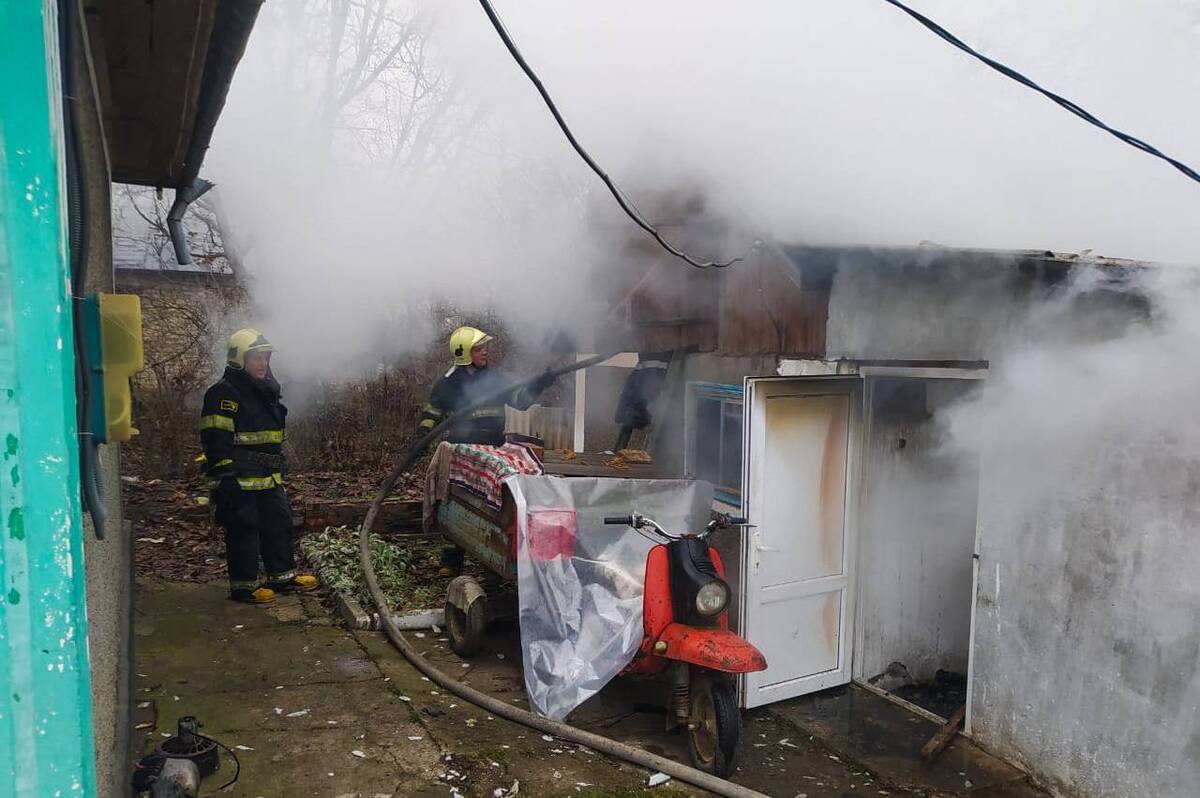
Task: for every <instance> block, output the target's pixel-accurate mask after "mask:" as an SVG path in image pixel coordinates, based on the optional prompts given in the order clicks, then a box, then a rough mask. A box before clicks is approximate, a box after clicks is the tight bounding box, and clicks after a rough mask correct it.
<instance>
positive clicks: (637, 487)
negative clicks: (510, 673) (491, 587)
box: [506, 475, 713, 720]
mask: <svg viewBox="0 0 1200 798" xmlns="http://www.w3.org/2000/svg"><path fill="white" fill-rule="evenodd" d="M506 484H507V485H508V487H509V490H510V491H511V492H512V494H513V498H514V499H515V501H516V506H517V529H518V539H517V588H518V590H517V592H518V597H519V598H518V600H519V605H520V625H521V647H522V652H523V654H524V666H525V688H526V690H527V692H528V694H529V703H530V705H531V706H532V707H533V708H534V710H535V711H537V712H539V713H541V714H542V715H545V716H546V717H550V718H554V719H555V720H562V719H563V718H565V717H566V716H567V714H568V713H570V712H571V710H573V709H575V708H576V707H577V706H579V705H580V704H582V703H583V702H584V701H586V700H587V699H588V698H590V697H591V696H593V695H595V694H596V693H597V692H599V690H600V689H601V688H602V687H604V685H606V684H607V683H608V682H609V681H610V680H611V679H612V678H613V677H614V676H616V675H617V674H618V673H620V672H621V670H622V669H623V668H624V667H625V666H626V665H628V664H629V662H630V660H632V659H633V655H634V653H635V652H636V651H637V649H638V646H640V645H641V642H642V592H643V586H644V584H645V574H646V556H647V554H649V552H650V548H651V546H653V545H654V544H653V543H652V542H651V541H650V540H648V539H647V538H645V537H643V536H642V535H641V534H639V533H638V532H636V531H634V530H633V529H631V528H629V527H627V526H605V524H604V516H606V515H629V514H631V513H640V514H642V515H646V516H649V517H651V518H653V519H654V520H655V521H657V522H658V523H659V524H661V525H662V526H663V528H665V529H666V530H667V531H669V532H671V533H679V532H698V531H700V529H701V528H702V527H703V526H704V525H705V524H706V523H708V519H709V517H710V513H711V509H712V498H713V489H712V485H710V484H709V483H707V482H694V481H686V480H667V479H663V480H652V479H613V478H601V477H570V478H565V477H555V476H524V475H518V476H513V477H510V478H509V479H508V480H506Z"/></svg>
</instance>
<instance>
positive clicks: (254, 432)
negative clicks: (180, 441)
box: [200, 366, 287, 490]
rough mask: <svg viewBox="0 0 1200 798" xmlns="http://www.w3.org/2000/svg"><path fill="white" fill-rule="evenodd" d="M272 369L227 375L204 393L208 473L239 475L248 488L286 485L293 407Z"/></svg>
mask: <svg viewBox="0 0 1200 798" xmlns="http://www.w3.org/2000/svg"><path fill="white" fill-rule="evenodd" d="M279 398H280V392H279V383H278V382H276V381H275V378H274V377H273V376H271V375H270V374H269V373H268V374H267V377H266V379H262V380H256V379H254V378H253V377H251V376H250V375H249V374H247V373H246V372H245V371H243V370H242V369H238V368H234V367H233V366H226V367H225V375H224V376H223V377H222V378H221V380H220V381H219V382H217V383H216V384H215V385H213V386H212V387H211V388H209V389H208V391H207V392H206V393H205V394H204V407H203V409H202V410H201V411H200V443H201V445H202V446H203V447H204V456H205V461H206V462H205V472H206V473H207V474H208V475H209V476H210V477H212V478H213V479H218V480H219V479H221V478H223V477H237V478H238V483H239V484H240V485H241V487H242V489H243V490H255V489H258V490H262V489H266V488H271V487H275V486H276V485H279V484H282V473H283V471H284V458H283V441H284V440H285V438H286V437H287V433H286V429H285V427H286V421H287V408H286V407H284V406H283V403H282V402H281V401H280V400H279Z"/></svg>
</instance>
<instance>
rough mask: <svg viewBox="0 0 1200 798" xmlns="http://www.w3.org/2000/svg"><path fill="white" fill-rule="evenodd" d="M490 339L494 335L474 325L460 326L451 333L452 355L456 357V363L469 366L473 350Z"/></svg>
mask: <svg viewBox="0 0 1200 798" xmlns="http://www.w3.org/2000/svg"><path fill="white" fill-rule="evenodd" d="M490 340H492V336H490V335H488V334H487V333H485V332H484V331H483V330H477V329H475V328H474V327H459V328H458V329H457V330H455V331H454V332H452V333H450V357H452V358H454V365H456V366H469V365H470V364H471V350H472V349H474V348H475V347H477V346H479V345H480V344H486V343H487V342H488V341H490Z"/></svg>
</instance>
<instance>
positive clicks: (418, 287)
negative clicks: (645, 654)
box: [208, 0, 1200, 373]
mask: <svg viewBox="0 0 1200 798" xmlns="http://www.w3.org/2000/svg"><path fill="white" fill-rule="evenodd" d="M336 5H337V4H336V3H332V4H331V3H319V2H318V3H312V4H309V3H305V4H300V3H294V4H293V3H288V4H283V5H282V6H281V5H279V4H268V5H267V6H266V7H264V11H263V14H262V17H261V19H260V22H259V24H258V26H257V28H256V30H255V33H254V36H253V38H252V41H251V43H250V47H249V50H248V52H247V55H246V58H245V60H244V62H243V64H242V68H241V69H240V71H239V73H238V75H237V77H236V79H235V82H234V86H233V90H232V94H231V97H230V100H229V104H228V106H227V109H226V112H225V115H224V117H223V119H222V125H221V126H220V128H219V131H218V137H217V140H216V142H215V144H214V148H213V150H212V152H211V153H210V156H209V168H208V175H209V177H211V178H212V179H214V180H215V181H217V182H218V183H219V185H220V188H219V192H220V197H221V200H222V202H223V203H224V205H225V208H226V210H227V213H228V217H229V218H230V219H231V220H232V224H233V226H234V228H235V230H234V231H233V232H234V233H235V236H236V239H237V241H238V242H239V243H240V244H242V245H243V246H242V250H243V251H242V252H241V253H240V254H241V256H242V260H243V261H244V266H245V268H246V270H247V271H248V272H249V274H250V275H251V276H252V277H253V279H254V281H255V282H254V286H255V296H256V299H257V301H258V303H259V306H260V308H261V309H262V313H263V320H262V321H261V323H262V324H264V325H267V326H269V327H270V328H271V329H272V331H273V334H274V337H275V338H277V339H279V340H280V342H281V344H283V345H284V346H285V347H288V348H289V349H291V351H293V352H301V353H303V355H304V358H303V362H302V363H294V364H293V365H294V366H298V367H301V368H303V369H305V370H308V371H311V372H313V373H317V372H323V371H329V370H330V369H338V368H343V367H344V365H345V363H347V362H349V361H355V360H356V359H359V358H365V357H368V356H370V357H377V356H380V355H386V354H390V353H396V352H400V351H404V350H405V349H407V348H409V347H413V346H417V345H424V343H425V342H426V341H427V336H428V335H429V330H428V329H427V327H425V326H421V325H418V324H416V322H414V321H413V319H414V318H417V317H419V315H420V314H417V315H416V316H414V314H413V312H412V311H413V310H414V309H420V308H421V307H423V306H424V305H425V304H426V303H428V302H429V301H430V300H431V298H433V297H439V298H445V299H449V300H451V301H454V302H457V303H462V304H467V305H472V304H473V305H482V304H489V305H494V306H497V307H498V308H499V309H500V310H502V311H503V312H505V313H506V314H508V315H510V316H511V317H512V318H513V319H514V320H516V321H517V322H518V326H520V325H521V324H522V323H524V324H525V325H526V328H527V329H530V330H536V329H539V325H536V324H531V323H530V320H535V319H536V320H541V321H545V322H546V324H544V325H541V329H544V328H545V327H547V326H549V321H550V320H557V319H561V318H563V317H569V316H570V315H571V313H572V310H571V309H572V308H575V307H577V306H578V305H579V302H580V300H581V298H586V297H588V295H589V290H588V288H587V287H586V286H582V285H580V275H581V274H583V273H584V272H585V267H587V266H589V265H591V264H595V263H603V262H605V258H610V259H611V257H613V256H612V254H611V253H612V245H613V241H614V231H613V230H612V229H608V228H606V229H605V230H603V231H600V230H598V229H597V228H596V227H595V226H593V225H589V223H588V217H587V216H586V213H585V210H586V208H587V207H588V202H589V201H590V200H589V199H588V195H589V193H591V194H593V195H594V193H595V192H597V191H599V190H600V186H599V183H598V181H597V180H596V179H595V178H594V177H593V176H592V175H591V174H590V173H589V172H588V171H587V170H586V168H585V167H584V165H583V164H582V163H581V162H580V161H579V159H578V158H576V157H575V155H574V154H573V153H572V152H570V150H569V149H568V147H567V145H566V142H565V141H564V140H563V139H562V137H561V135H560V133H559V132H558V130H557V129H556V128H555V126H554V123H553V121H552V120H551V118H550V116H549V115H548V113H547V112H546V110H545V109H544V108H543V107H542V106H541V103H540V100H539V99H538V97H537V96H536V94H535V93H534V91H533V88H532V87H531V86H530V85H529V84H528V82H527V81H526V79H525V77H524V76H523V75H522V74H521V73H520V72H519V71H518V69H517V67H516V65H515V64H514V63H513V62H512V60H511V59H510V58H509V56H508V54H507V53H506V52H505V51H504V49H503V47H502V45H501V44H500V42H499V40H498V39H497V37H496V36H495V34H494V32H493V31H492V30H491V29H490V27H489V25H488V22H487V20H486V18H485V17H484V16H483V13H482V11H481V10H480V8H479V7H478V5H477V4H476V3H474V2H471V0H454V1H453V2H447V1H445V0H443V1H442V2H436V3H433V2H428V3H417V4H409V3H404V2H400V0H392V2H390V3H389V4H388V7H389V9H390V13H392V14H393V15H394V16H395V17H396V18H397V19H406V20H407V19H409V18H413V19H415V20H416V23H415V25H416V27H415V28H414V30H415V35H416V36H419V37H421V41H423V42H424V43H425V47H424V49H423V50H422V55H423V58H424V61H423V62H422V64H423V69H426V70H428V72H427V74H428V75H435V76H437V79H438V80H439V81H441V83H439V84H438V85H439V87H440V89H439V90H445V97H444V101H442V102H439V103H435V104H433V105H432V106H425V107H423V108H424V110H422V111H421V113H419V114H415V115H414V117H415V121H416V124H415V125H414V126H413V127H414V128H416V129H418V130H420V131H423V132H419V133H418V134H417V140H416V142H415V143H414V142H412V141H411V139H410V143H409V144H408V145H406V147H407V148H401V149H402V150H403V152H404V156H405V157H404V158H401V159H399V160H400V161H406V163H405V165H403V166H402V167H393V162H392V161H390V160H388V159H387V158H386V157H385V156H386V153H387V151H388V147H387V144H386V141H387V139H388V137H389V136H399V135H400V134H397V133H396V131H397V130H400V129H402V128H403V125H404V114H405V112H406V111H405V106H404V104H403V102H400V103H399V105H397V106H396V107H394V108H393V107H390V106H388V105H387V103H388V102H393V101H392V100H387V102H383V101H381V102H378V103H375V104H372V105H369V107H368V105H365V104H359V105H355V103H353V102H352V103H350V105H349V106H348V110H347V111H346V112H345V114H343V116H342V117H340V118H339V119H338V122H337V125H336V131H335V133H334V134H333V136H332V138H331V140H328V141H327V140H326V139H324V138H322V136H321V135H319V134H318V133H317V132H315V129H316V128H319V127H320V125H319V124H317V123H316V122H315V121H314V120H317V119H319V117H320V108H321V103H322V98H323V97H324V96H325V95H324V94H323V92H324V91H325V83H324V81H325V75H326V74H327V73H326V72H323V71H322V66H323V65H324V64H325V63H326V60H327V55H328V54H327V52H326V51H327V49H328V48H327V46H326V45H327V38H323V37H327V33H328V30H329V27H330V23H329V21H328V18H329V16H330V9H331V8H332V7H333V6H336ZM915 5H916V6H917V7H918V8H919V9H920V10H922V11H923V12H926V13H928V14H930V15H932V16H933V17H935V18H937V19H939V20H941V21H942V22H944V23H945V24H946V25H947V26H948V27H949V28H951V29H952V30H954V31H955V32H956V33H958V34H959V35H960V36H961V37H962V38H963V39H964V40H966V41H968V42H970V43H974V44H976V45H978V46H979V47H980V48H981V49H982V50H983V51H985V52H986V53H988V54H990V55H992V56H994V57H996V58H998V59H1000V60H1003V61H1006V62H1008V63H1011V64H1012V65H1013V66H1015V67H1016V68H1018V69H1020V70H1022V71H1024V72H1025V73H1026V74H1028V75H1030V76H1031V77H1033V78H1034V79H1036V80H1039V81H1042V82H1043V83H1044V84H1045V85H1046V86H1048V87H1049V88H1051V89H1053V90H1056V91H1059V92H1061V93H1063V94H1065V95H1067V96H1069V97H1071V98H1073V99H1076V100H1077V101H1079V102H1080V103H1081V104H1082V105H1083V106H1085V107H1087V108H1089V109H1091V110H1093V111H1094V112H1095V113H1097V114H1098V115H1099V116H1101V118H1104V119H1106V120H1107V121H1109V122H1111V123H1112V124H1114V125H1116V126H1118V127H1123V128H1126V129H1128V130H1130V131H1131V132H1133V133H1134V134H1136V135H1139V136H1141V137H1143V138H1145V139H1147V140H1148V141H1151V142H1153V143H1155V144H1157V145H1158V146H1160V147H1162V148H1163V149H1164V150H1166V151H1167V152H1169V153H1173V154H1176V155H1177V156H1178V157H1181V158H1183V159H1184V160H1189V159H1190V160H1191V161H1200V149H1197V145H1196V140H1197V139H1196V132H1197V129H1198V128H1200V125H1198V124H1197V122H1198V119H1200V110H1198V109H1197V106H1196V104H1195V102H1192V101H1191V99H1192V98H1194V97H1196V96H1197V95H1198V94H1200V46H1197V45H1200V2H1197V0H1156V1H1155V2H1146V3H1140V4H1138V10H1137V13H1136V14H1134V13H1131V12H1130V10H1129V6H1128V4H1127V3H1122V2H1118V1H1117V0H1102V1H1101V2H1088V1H1087V0H1065V2H1062V3H1058V4H1054V5H1053V6H1045V5H1044V4H1043V5H1036V6H1030V5H1029V4H1018V3H1014V2H999V1H997V0H992V1H991V2H984V3H970V4H964V3H955V2H951V0H923V1H920V2H916V3H915ZM498 10H499V11H500V13H501V14H502V16H503V17H504V18H505V21H506V23H507V25H508V28H509V30H510V31H511V33H512V35H513V36H514V38H515V39H516V40H517V42H518V44H519V45H520V46H521V48H522V50H523V51H524V53H525V56H526V57H527V59H528V60H529V61H530V63H531V64H532V65H533V66H534V67H535V69H537V70H538V71H539V73H540V74H541V76H542V78H543V80H544V81H545V83H546V85H547V87H548V88H549V90H550V91H551V93H552V94H553V95H554V96H555V97H556V99H557V100H558V101H559V104H560V107H561V109H562V111H563V113H564V114H565V115H566V117H567V119H568V120H569V122H570V123H571V124H572V126H573V128H574V129H575V132H576V133H577V135H578V137H579V138H580V139H581V140H582V141H583V142H584V144H585V146H587V147H588V148H589V149H590V150H591V152H592V154H593V155H594V156H595V157H596V158H597V159H598V160H599V161H600V162H601V163H602V164H603V165H604V166H605V167H606V168H608V169H609V171H610V172H611V173H612V174H613V176H614V177H615V178H616V179H617V180H618V182H620V183H622V184H623V185H626V186H627V187H628V188H629V190H630V193H631V194H632V195H633V197H634V199H635V200H636V199H637V196H638V193H639V191H642V190H647V189H655V188H661V189H670V188H672V187H674V186H677V185H680V184H683V183H688V184H691V183H694V182H696V181H697V180H699V181H702V182H703V183H705V184H706V185H707V186H708V187H709V190H710V191H711V192H712V196H713V199H714V200H715V201H717V202H718V203H720V204H725V205H727V206H729V207H731V208H735V209H737V211H738V213H739V215H741V216H742V217H743V218H747V219H750V220H753V222H754V224H756V225H758V226H759V227H760V228H761V229H762V230H763V231H765V232H769V233H770V234H773V235H775V236H777V237H779V238H781V239H784V240H790V241H806V242H812V243H856V244H916V243H918V242H920V241H925V240H930V241H936V242H937V243H939V244H943V245H948V246H969V247H995V248H1047V249H1057V250H1068V251H1079V250H1083V249H1091V250H1094V251H1095V252H1097V253H1098V254H1104V255H1108V256H1122V257H1135V258H1146V259H1156V260H1166V261H1178V262H1193V261H1195V260H1196V259H1197V254H1198V253H1200V225H1197V224H1196V223H1195V220H1196V219H1197V218H1198V216H1200V186H1198V185H1196V184H1194V183H1191V182H1190V181H1188V180H1187V179H1186V178H1184V177H1183V176H1182V175H1180V174H1178V173H1177V172H1175V171H1174V170H1172V169H1171V168H1170V167H1169V166H1167V165H1165V164H1163V163H1161V162H1158V161H1155V160H1153V159H1151V158H1148V157H1147V156H1145V155H1143V154H1141V153H1138V152H1136V151H1134V150H1133V149H1132V148H1130V147H1127V146H1125V145H1122V144H1120V143H1119V142H1117V141H1116V140H1115V139H1112V138H1111V137H1109V136H1107V135H1106V134H1104V133H1102V132H1100V131H1098V130H1096V129H1095V128H1092V127H1090V126H1088V125H1086V124H1084V123H1082V122H1081V121H1080V120H1078V119H1075V118H1074V117H1071V116H1070V115H1068V114H1067V113H1065V112H1064V111H1062V110H1061V109H1059V108H1057V107H1055V106H1053V105H1052V104H1051V103H1049V102H1048V101H1047V100H1045V99H1043V98H1041V97H1039V96H1036V95H1034V94H1033V93H1031V92H1029V91H1028V90H1027V89H1024V88H1022V87H1020V86H1018V85H1016V84H1014V83H1012V82H1010V81H1007V80H1005V79H1004V78H1002V77H1001V76H999V75H997V74H995V73H994V72H991V71H989V70H987V69H986V68H984V67H983V66H982V65H981V64H979V63H978V62H975V61H973V60H971V59H969V58H967V57H966V56H965V55H964V54H962V53H960V52H958V51H957V50H954V49H953V48H951V47H949V46H948V45H947V44H945V43H944V42H942V41H940V40H939V39H937V38H936V37H934V36H933V35H932V34H930V33H929V32H928V31H926V30H924V29H923V28H921V27H919V26H918V25H917V24H916V23H915V22H913V21H912V20H910V19H909V18H907V17H906V16H904V15H902V14H901V13H899V12H898V11H897V10H895V9H894V8H892V7H890V6H888V5H887V4H885V3H883V2H880V1H879V0H852V1H851V2H841V3H827V4H805V3H784V2H760V3H751V4H740V5H739V4H733V5H731V4H728V3H718V2H713V1H711V0H706V1H704V2H684V1H683V0H670V1H664V2H657V3H636V2H632V1H631V0H620V1H619V2H609V3H602V4H577V3H572V4H563V3H555V2H550V0H530V1H529V2H521V3H515V2H500V3H499V4H498ZM351 22H353V20H351ZM347 41H349V40H347ZM344 47H346V48H348V47H349V45H348V44H347V45H344ZM350 66H352V61H351V60H350V59H349V58H344V59H343V62H342V63H341V65H340V66H339V68H338V70H335V72H337V74H341V73H342V72H344V71H345V70H346V69H348V68H349V67H350ZM374 92H375V89H369V90H367V91H365V92H364V93H363V95H362V96H373V93H374ZM384 95H387V92H386V91H383V92H382V94H379V95H377V96H378V97H384ZM388 96H391V95H388ZM397 96H399V95H397ZM358 99H361V97H359V98H357V99H356V100H355V102H358ZM385 99H386V98H385ZM397 102H399V101H397ZM431 117H432V118H433V119H434V120H435V122H434V123H431V124H425V123H426V122H428V120H429V118H431ZM421 136H424V138H421ZM381 142H383V143H381ZM381 153H382V154H381ZM630 231H632V228H630ZM618 232H619V233H620V234H621V235H624V234H626V231H625V230H620V231H618ZM696 254H698V255H701V256H706V255H708V254H710V253H696ZM678 268H680V269H683V268H686V267H685V266H683V265H682V264H680V265H679V266H678Z"/></svg>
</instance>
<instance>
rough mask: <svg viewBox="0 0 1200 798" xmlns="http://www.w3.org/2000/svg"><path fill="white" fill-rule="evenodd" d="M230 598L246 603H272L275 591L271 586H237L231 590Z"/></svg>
mask: <svg viewBox="0 0 1200 798" xmlns="http://www.w3.org/2000/svg"><path fill="white" fill-rule="evenodd" d="M229 598H231V599H233V600H234V601H241V602H243V603H245V604H270V603H271V602H272V601H274V600H275V591H274V590H271V589H270V588H269V587H256V588H249V587H237V588H233V589H232V590H230V591H229Z"/></svg>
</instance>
